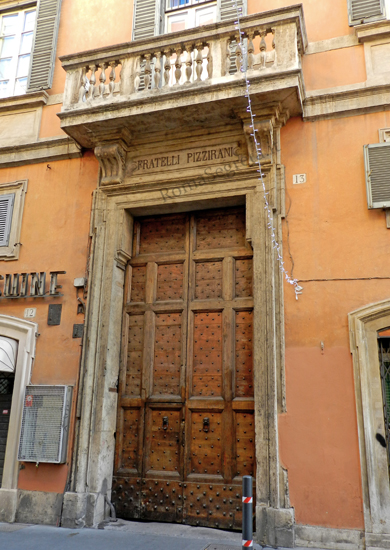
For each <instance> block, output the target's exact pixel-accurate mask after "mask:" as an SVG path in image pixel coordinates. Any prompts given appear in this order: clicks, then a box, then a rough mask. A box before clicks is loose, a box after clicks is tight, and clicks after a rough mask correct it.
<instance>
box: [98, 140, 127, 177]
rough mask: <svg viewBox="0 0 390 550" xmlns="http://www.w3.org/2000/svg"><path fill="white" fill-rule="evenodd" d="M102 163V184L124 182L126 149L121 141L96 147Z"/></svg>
mask: <svg viewBox="0 0 390 550" xmlns="http://www.w3.org/2000/svg"><path fill="white" fill-rule="evenodd" d="M95 156H96V158H97V159H98V161H99V165H100V185H113V184H115V183H122V181H123V178H124V174H125V165H126V150H125V149H124V147H123V146H122V145H121V144H119V143H114V144H107V145H99V146H98V147H95Z"/></svg>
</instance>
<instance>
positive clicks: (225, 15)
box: [219, 0, 247, 21]
mask: <svg viewBox="0 0 390 550" xmlns="http://www.w3.org/2000/svg"><path fill="white" fill-rule="evenodd" d="M236 4H237V6H238V8H241V11H240V12H239V13H240V15H246V6H247V2H246V0H237V2H234V3H233V2H232V0H220V7H219V19H220V21H229V19H233V20H234V21H235V20H236V19H237V8H236Z"/></svg>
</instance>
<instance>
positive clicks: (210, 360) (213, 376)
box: [191, 311, 223, 397]
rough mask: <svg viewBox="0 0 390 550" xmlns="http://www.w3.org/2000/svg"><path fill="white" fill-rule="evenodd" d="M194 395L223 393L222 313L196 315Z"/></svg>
mask: <svg viewBox="0 0 390 550" xmlns="http://www.w3.org/2000/svg"><path fill="white" fill-rule="evenodd" d="M193 327H194V328H193V343H192V350H193V351H192V353H193V357H192V361H191V364H192V369H191V370H192V385H191V396H194V397H197V396H203V397H207V396H209V397H215V396H222V355H223V354H222V313H221V312H220V311H204V312H197V313H194V315H193Z"/></svg>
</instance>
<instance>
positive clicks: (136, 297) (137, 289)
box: [129, 264, 146, 302]
mask: <svg viewBox="0 0 390 550" xmlns="http://www.w3.org/2000/svg"><path fill="white" fill-rule="evenodd" d="M145 287H146V264H145V265H139V266H137V265H135V266H133V267H132V268H131V286H130V293H129V301H131V302H145Z"/></svg>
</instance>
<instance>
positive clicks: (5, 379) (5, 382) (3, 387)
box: [0, 372, 15, 395]
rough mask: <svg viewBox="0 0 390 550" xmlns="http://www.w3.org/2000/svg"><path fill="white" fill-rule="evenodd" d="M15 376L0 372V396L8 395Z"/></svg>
mask: <svg viewBox="0 0 390 550" xmlns="http://www.w3.org/2000/svg"><path fill="white" fill-rule="evenodd" d="M14 380H15V375H14V373H13V372H0V395H10V394H12V392H13V389H14Z"/></svg>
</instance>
